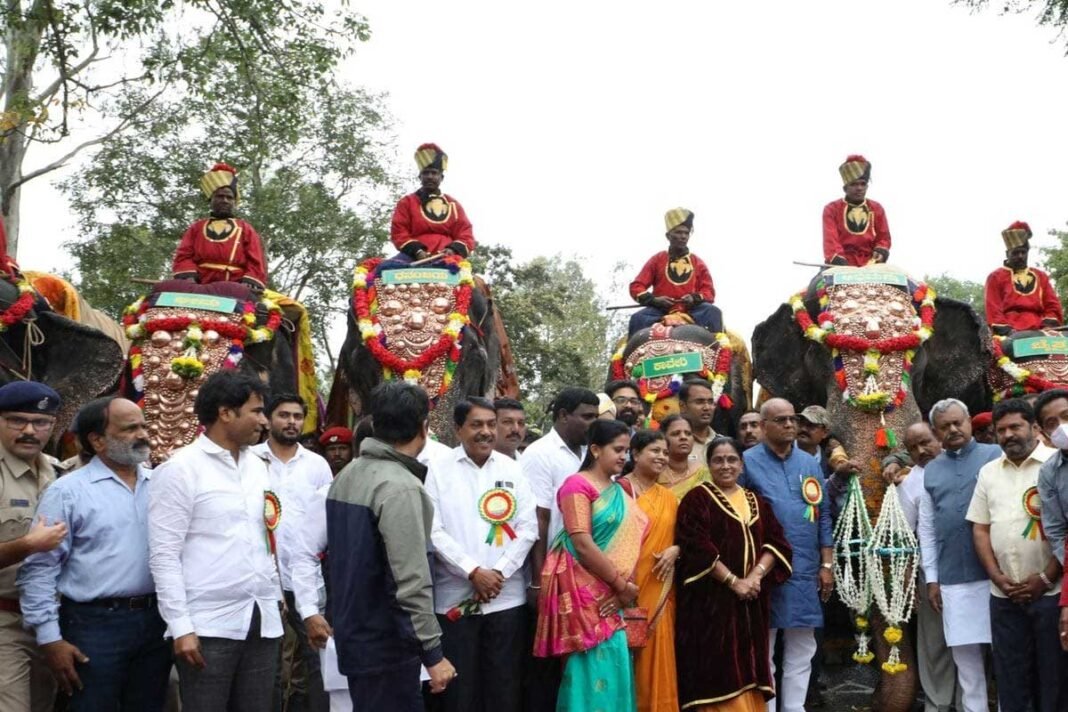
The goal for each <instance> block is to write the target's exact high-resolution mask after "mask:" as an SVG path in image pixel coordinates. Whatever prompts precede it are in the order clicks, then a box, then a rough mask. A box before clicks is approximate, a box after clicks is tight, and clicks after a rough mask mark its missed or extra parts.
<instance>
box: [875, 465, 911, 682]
mask: <svg viewBox="0 0 1068 712" xmlns="http://www.w3.org/2000/svg"><path fill="white" fill-rule="evenodd" d="M868 550H869V552H870V558H871V561H870V563H869V568H870V571H871V589H872V594H873V596H874V598H875V603H876V605H878V606H879V611H880V612H881V613H882V614H883V617H884V618H885V619H886V622H887V628H886V630H884V631H883V638H884V639H885V640H886V642H887V643H889V644H890V655H889V656H888V657H887V659H886V662H884V663H883V664H882V668H883V670H884V671H886V672H887V673H889V674H891V675H894V674H896V673H899V672H902V671H904V670H905V669H907V667H908V666H907V665H905V663H903V662H901V657H900V651H899V650H898V643H900V642H901V639H902V638H903V637H904V632H903V631H902V629H903V628H904V626H905V624H906V623H908V621H909V618H911V617H912V609H913V608H914V607H915V605H916V564H917V563H918V561H917V556H916V551H917V547H916V535H915V534H913V533H912V527H910V526H909V523H908V520H907V519H905V512H904V511H903V510H902V509H901V500H900V499H899V498H898V496H897V486H896V485H889V486H887V488H886V494H885V495H883V506H882V509H881V510H880V512H879V520H878V521H877V522H876V524H875V530H874V531H873V532H872V536H871V543H870V545H869V549H868Z"/></svg>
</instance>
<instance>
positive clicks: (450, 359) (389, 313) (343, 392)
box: [329, 257, 516, 445]
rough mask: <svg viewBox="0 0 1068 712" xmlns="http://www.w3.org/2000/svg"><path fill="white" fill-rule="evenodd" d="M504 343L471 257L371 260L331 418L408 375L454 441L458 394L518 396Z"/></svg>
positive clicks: (357, 287) (356, 293) (439, 430)
mask: <svg viewBox="0 0 1068 712" xmlns="http://www.w3.org/2000/svg"><path fill="white" fill-rule="evenodd" d="M506 343H507V336H506V335H505V334H504V329H503V324H502V323H501V320H500V318H499V316H498V315H497V314H496V313H495V310H494V307H493V301H492V299H491V298H489V294H488V291H487V290H485V289H484V287H482V286H479V285H477V284H476V278H475V276H474V275H473V274H472V273H471V265H470V263H468V262H467V261H465V260H461V259H460V258H458V257H446V258H443V259H442V260H440V261H437V262H434V263H432V264H429V265H417V266H411V265H407V264H404V263H401V262H391V261H383V260H381V259H378V258H373V259H370V260H366V261H364V262H363V263H362V264H361V265H360V266H359V267H357V269H356V276H355V281H354V285H353V299H352V304H351V308H350V310H349V314H348V334H347V336H346V339H345V343H344V345H343V346H342V348H341V355H340V359H339V363H338V368H337V374H336V376H335V379H334V387H333V389H332V391H331V397H330V406H329V413H330V415H329V417H330V419H331V421H332V422H348V421H350V420H351V419H352V418H353V417H359V416H361V415H363V414H365V413H366V411H367V410H368V408H367V403H368V399H369V398H370V395H371V391H372V390H373V389H374V387H375V386H376V385H378V384H379V383H381V382H382V380H383V379H390V378H404V379H405V380H408V381H411V382H413V383H418V384H420V385H421V386H422V387H423V388H424V389H425V390H426V391H427V393H428V394H429V395H430V396H431V400H432V407H431V411H430V430H431V432H432V433H433V434H434V436H435V437H436V438H438V439H439V440H440V441H442V442H444V443H446V444H449V445H455V444H456V439H455V434H454V432H453V423H452V410H453V407H454V406H455V404H456V402H457V400H458V399H459V398H460V397H463V396H467V395H478V396H487V397H492V396H493V395H494V394H495V393H496V394H500V395H505V394H507V395H511V396H515V395H516V391H515V390H514V388H513V389H511V390H509V389H507V388H505V389H504V390H503V392H502V390H501V387H500V383H501V381H502V379H503V378H504V377H506V376H507V367H508V364H507V363H504V362H502V353H503V354H507V353H508V351H507V348H502V347H504V345H505V344H506ZM510 380H511V382H512V383H514V377H513V378H511V379H510Z"/></svg>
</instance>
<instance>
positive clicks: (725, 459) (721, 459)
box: [708, 455, 742, 467]
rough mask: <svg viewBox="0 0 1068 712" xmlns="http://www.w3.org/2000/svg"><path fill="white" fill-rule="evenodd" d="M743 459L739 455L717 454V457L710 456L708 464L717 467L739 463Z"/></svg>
mask: <svg viewBox="0 0 1068 712" xmlns="http://www.w3.org/2000/svg"><path fill="white" fill-rule="evenodd" d="M741 461H742V458H740V457H738V456H737V455H722V456H720V455H717V456H716V457H710V458H708V464H709V465H712V466H713V467H716V466H718V465H737V464H738V463H740V462H741Z"/></svg>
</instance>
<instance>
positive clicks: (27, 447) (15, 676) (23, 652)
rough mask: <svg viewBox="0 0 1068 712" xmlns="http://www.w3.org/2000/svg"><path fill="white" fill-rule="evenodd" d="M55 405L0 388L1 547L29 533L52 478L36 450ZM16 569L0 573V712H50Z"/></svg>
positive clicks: (26, 387)
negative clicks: (24, 621)
mask: <svg viewBox="0 0 1068 712" xmlns="http://www.w3.org/2000/svg"><path fill="white" fill-rule="evenodd" d="M59 403H60V401H59V394H58V393H56V392H55V391H54V390H52V389H51V388H49V387H48V386H46V385H44V384H42V383H35V382H33V381H19V382H16V383H9V384H7V385H6V386H3V387H2V388H0V542H5V541H11V540H13V539H17V538H18V537H21V536H23V535H25V534H26V533H27V532H28V531H29V529H30V524H31V523H32V522H33V517H34V511H35V510H36V509H37V500H38V498H39V497H40V496H41V493H42V492H43V491H44V490H45V488H46V487H48V485H49V484H51V483H52V481H53V480H55V478H56V471H55V469H54V468H53V466H52V463H51V460H50V459H49V458H48V457H46V456H45V455H44V454H43V453H42V452H41V450H42V448H43V447H44V445H45V444H46V443H47V442H48V440H49V439H50V438H51V437H52V428H53V427H54V426H55V422H56V411H58V410H59ZM49 524H54V522H49ZM18 569H19V567H18V566H9V567H8V568H6V569H3V570H0V712H50V710H52V708H53V706H54V704H55V696H56V683H55V680H54V679H53V677H52V673H51V671H50V670H49V669H48V666H47V665H45V662H44V659H43V658H42V657H41V654H40V651H39V650H38V649H37V642H36V640H35V639H34V634H33V632H31V631H27V630H23V628H22V613H21V611H20V609H19V599H18V596H19V594H18V590H17V589H16V588H15V576H16V574H17V573H18Z"/></svg>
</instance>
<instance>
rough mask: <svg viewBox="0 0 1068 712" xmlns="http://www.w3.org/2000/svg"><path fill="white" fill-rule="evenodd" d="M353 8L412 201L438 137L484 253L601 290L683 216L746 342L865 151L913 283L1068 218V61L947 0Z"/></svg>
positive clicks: (796, 276)
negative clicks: (567, 259)
mask: <svg viewBox="0 0 1068 712" xmlns="http://www.w3.org/2000/svg"><path fill="white" fill-rule="evenodd" d="M354 5H355V6H356V7H357V8H358V9H359V10H360V11H361V12H363V13H365V14H366V15H367V16H368V18H369V20H370V23H371V27H372V32H373V37H372V40H371V41H370V42H369V43H368V44H366V45H364V46H363V47H361V49H360V51H359V53H358V55H357V56H356V57H355V58H354V59H353V60H352V61H351V62H350V63H349V64H347V65H346V67H345V69H344V78H345V79H346V80H347V81H349V82H351V83H353V84H360V85H363V86H366V87H368V88H371V89H374V90H379V91H387V92H388V93H389V94H390V99H389V102H388V105H389V108H390V110H391V111H392V113H393V115H394V117H395V118H396V119H397V126H396V130H397V133H398V141H397V146H398V153H399V155H398V160H399V161H401V165H405V166H409V167H411V171H412V181H411V187H412V188H414V186H415V167H414V162H412V160H411V158H410V156H411V154H412V153H413V152H414V149H415V146H416V145H418V144H419V143H421V142H423V141H434V142H437V143H438V144H440V145H441V146H442V147H443V148H444V149H445V150H446V151H447V152H448V153H449V156H450V170H449V172H448V174H447V178H446V182H445V185H444V188H445V190H446V191H448V192H449V193H450V194H452V195H453V196H454V197H456V198H457V199H458V200H459V201H460V202H461V203H463V205H464V207H465V208H466V210H467V212H468V214H469V215H470V217H471V219H472V222H473V223H474V226H475V234H476V237H477V238H478V239H479V240H480V241H481V242H484V243H502V244H505V245H508V246H510V247H511V248H512V249H513V251H514V253H515V255H516V257H517V258H518V259H521V260H527V259H530V258H532V257H534V256H537V255H552V254H555V253H563V254H565V255H575V256H578V257H580V258H581V259H582V261H583V264H584V265H585V267H586V273H587V274H588V275H591V276H593V277H594V278H596V279H598V280H599V282H601V283H603V284H604V285H605V286H607V284H608V277H607V273H608V271H609V269H610V268H611V266H612V265H613V264H614V263H615V262H616V261H618V260H620V259H625V260H627V261H629V263H630V265H631V267H632V271H633V272H634V273H636V272H637V270H638V268H639V267H640V266H641V264H642V262H644V260H645V259H646V258H647V257H648V256H649V255H650V254H651V253H652V252H654V251H656V250H660V249H663V248H664V246H665V245H666V242H665V241H664V239H663V232H664V229H663V221H662V216H663V213H664V211H665V210H667V209H668V208H671V207H675V206H677V205H681V206H685V207H688V208H690V209H692V210H693V211H694V212H695V213H696V229H695V233H694V237H693V239H692V240H691V243H690V246H691V249H692V250H693V252H695V253H696V254H698V255H700V256H701V257H703V258H704V259H705V261H706V262H707V263H708V264H709V267H710V269H711V272H712V277H713V280H714V281H715V284H716V292H717V299H716V302H717V304H719V306H720V307H721V308H722V309H723V312H724V315H725V320H726V323H727V325H728V327H729V328H731V329H733V330H736V331H738V332H740V333H742V334H744V335H746V336H748V335H749V334H750V333H751V332H752V329H753V327H754V326H755V325H756V324H757V323H758V322H759V321H760V320H761V319H763V318H764V317H766V316H767V315H768V314H770V313H771V312H772V311H773V310H774V309H775V308H776V307H777V305H778V304H779V303H780V302H782V301H783V300H785V299H786V298H787V297H788V296H789V295H790V294H792V293H793V292H795V291H797V290H798V289H800V288H802V287H803V286H805V285H806V284H807V281H808V278H809V276H810V274H811V270H809V269H806V268H802V267H796V266H793V265H791V261H792V260H802V261H807V262H818V261H820V260H821V258H822V255H821V230H820V215H821V210H822V207H823V205H824V204H825V203H827V202H828V201H830V200H832V199H834V198H837V197H839V196H840V195H841V187H840V186H841V181H840V180H839V177H838V172H837V167H838V164H839V163H841V162H842V160H843V159H844V158H845V156H846V155H847V154H849V153H862V154H864V155H865V156H866V157H867V158H868V159H869V160H871V161H872V163H873V182H872V186H871V189H870V190H869V197H871V198H874V199H875V200H877V201H879V202H881V203H882V204H883V205H884V206H885V207H886V209H887V214H888V217H889V222H890V228H891V232H892V234H893V238H894V246H893V251H892V254H891V261H892V262H894V263H896V264H898V265H899V266H901V267H903V268H905V269H906V270H908V271H909V272H911V273H912V274H913V275H915V276H922V275H923V274H938V273H941V272H948V273H950V274H952V275H954V276H956V277H959V278H964V279H971V280H975V281H982V280H983V279H984V278H985V276H986V274H987V273H989V272H990V271H991V270H992V269H993V268H995V267H996V266H997V265H998V264H1000V261H1001V259H1002V257H1003V245H1002V242H1001V237H1000V231H1001V230H1002V229H1003V228H1004V227H1006V226H1007V225H1008V224H1009V223H1010V222H1012V221H1013V220H1017V219H1022V220H1026V221H1028V222H1029V223H1030V224H1031V227H1032V229H1033V230H1034V231H1035V233H1036V236H1038V237H1037V239H1036V240H1035V242H1036V243H1037V244H1038V245H1045V244H1050V242H1051V238H1049V237H1046V236H1045V233H1046V231H1047V230H1049V229H1051V228H1057V227H1063V226H1064V225H1065V222H1066V221H1068V204H1066V201H1065V195H1066V190H1065V189H1066V187H1068V186H1066V183H1068V180H1066V177H1065V176H1066V173H1065V166H1068V145H1066V144H1065V142H1064V141H1063V140H1061V139H1062V136H1063V130H1064V117H1065V116H1068V93H1066V92H1065V91H1064V88H1065V87H1066V86H1068V59H1066V58H1065V56H1064V45H1063V44H1062V43H1059V42H1057V41H1056V37H1055V34H1056V33H1055V31H1053V30H1051V29H1049V28H1039V27H1037V26H1036V25H1035V23H1034V21H1033V19H1032V18H1030V17H1021V16H1001V15H998V14H997V13H996V12H989V11H988V12H983V13H980V14H972V13H970V12H969V11H968V10H967V9H965V8H962V7H956V6H952V5H950V3H949V0H895V1H893V2H887V1H885V0H883V1H876V0H833V1H832V0H821V2H810V3H801V2H795V1H794V2H791V1H788V0H767V1H765V2H735V3H726V2H707V1H706V2H699V1H697V0H694V1H692V2H659V3H637V2H614V3H609V2H601V1H596V2H595V1H593V0H587V1H585V2H579V1H576V0H571V1H570V2H561V1H559V0H543V1H542V2H539V3H536V4H535V3H522V4H521V3H512V2H448V3H446V2H441V1H440V0H438V1H437V2H430V1H428V0H403V1H398V0H356V1H355V2H354ZM35 158H36V157H35V156H34V155H33V154H31V157H30V160H29V161H28V163H27V168H32V167H33V165H34V164H35V161H34V159H35ZM205 160H207V159H205ZM63 205H64V203H63V199H62V196H60V195H59V194H58V193H57V191H55V190H54V189H53V188H52V187H51V186H50V185H49V184H48V182H46V181H41V180H38V181H33V182H32V183H30V184H29V185H28V186H27V187H26V189H25V193H24V198H23V215H22V219H23V227H22V245H21V246H20V247H21V249H20V254H19V260H20V263H21V264H22V265H23V266H24V267H25V268H30V269H42V268H43V269H52V270H57V269H61V268H63V267H64V266H65V260H66V259H67V256H66V255H65V254H63V253H62V252H61V251H59V250H58V247H59V245H60V244H61V243H62V242H63V241H64V240H66V239H68V238H69V236H72V235H73V234H74V227H75V226H74V225H73V216H71V215H70V214H69V213H68V212H67V211H65V210H64V209H62V206H63ZM194 217H195V216H190V219H191V220H192V219H193V218H194ZM175 239H176V240H177V236H175ZM605 296H606V298H607V299H608V300H609V302H610V303H613V304H622V303H626V302H627V301H628V297H627V295H626V294H625V293H616V294H606V295H605Z"/></svg>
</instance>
